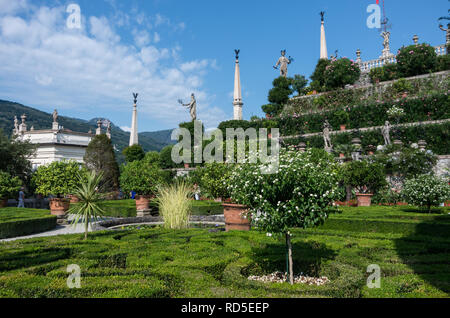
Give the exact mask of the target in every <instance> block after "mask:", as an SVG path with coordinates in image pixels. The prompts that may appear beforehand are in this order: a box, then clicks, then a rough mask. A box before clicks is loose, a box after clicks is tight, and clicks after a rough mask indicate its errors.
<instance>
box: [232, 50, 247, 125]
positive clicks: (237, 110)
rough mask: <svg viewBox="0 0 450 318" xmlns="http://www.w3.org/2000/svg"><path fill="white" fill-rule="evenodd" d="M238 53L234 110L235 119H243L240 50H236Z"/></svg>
mask: <svg viewBox="0 0 450 318" xmlns="http://www.w3.org/2000/svg"><path fill="white" fill-rule="evenodd" d="M234 52H235V53H236V66H235V71H234V100H233V110H234V111H233V112H234V116H233V119H234V120H242V106H243V105H244V103H243V102H242V91H241V74H240V70H239V52H240V50H234Z"/></svg>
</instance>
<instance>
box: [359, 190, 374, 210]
mask: <svg viewBox="0 0 450 318" xmlns="http://www.w3.org/2000/svg"><path fill="white" fill-rule="evenodd" d="M372 197H373V194H363V193H357V194H356V199H357V201H358V206H359V207H360V206H370V205H371V203H372Z"/></svg>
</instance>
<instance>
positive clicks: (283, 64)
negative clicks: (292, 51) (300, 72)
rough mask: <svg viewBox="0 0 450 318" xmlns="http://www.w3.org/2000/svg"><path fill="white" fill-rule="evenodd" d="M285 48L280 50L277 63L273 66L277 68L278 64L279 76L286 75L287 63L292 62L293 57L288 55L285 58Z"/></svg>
mask: <svg viewBox="0 0 450 318" xmlns="http://www.w3.org/2000/svg"><path fill="white" fill-rule="evenodd" d="M285 55H286V50H282V51H281V57H280V58H279V59H278V62H277V64H275V66H274V67H273V68H274V69H276V70H277V69H278V66H280V76H283V77H287V73H288V65H289V64H291V63H292V62H294V59H293V58H292V57H290V56H289V58H287V57H286V56H285Z"/></svg>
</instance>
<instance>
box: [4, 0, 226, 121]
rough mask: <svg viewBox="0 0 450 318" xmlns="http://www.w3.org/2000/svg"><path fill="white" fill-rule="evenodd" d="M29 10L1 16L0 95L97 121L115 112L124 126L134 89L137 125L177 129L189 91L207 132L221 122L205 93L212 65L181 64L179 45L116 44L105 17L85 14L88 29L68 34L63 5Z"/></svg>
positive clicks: (221, 115) (184, 114) (183, 117)
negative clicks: (152, 123)
mask: <svg viewBox="0 0 450 318" xmlns="http://www.w3.org/2000/svg"><path fill="white" fill-rule="evenodd" d="M0 1H3V0H0ZM0 4H2V5H4V4H5V2H4V1H3V2H0ZM3 9H4V7H3ZM27 9H28V10H29V11H30V12H29V14H27V17H28V18H27V19H24V18H21V17H19V16H15V15H14V14H12V13H11V14H8V15H5V16H1V15H0V61H8V62H7V63H0V96H8V97H10V98H15V99H16V100H20V101H21V102H23V103H28V104H31V105H34V106H41V107H49V106H50V105H51V107H58V108H60V109H61V110H62V111H63V109H64V108H66V109H76V110H77V111H80V113H81V112H92V110H93V109H94V110H95V112H96V115H97V116H98V117H111V116H110V115H111V114H112V113H117V114H120V115H121V116H122V117H124V116H127V117H126V118H127V121H126V122H128V115H129V113H130V112H131V109H129V106H130V104H131V92H139V113H140V121H144V122H145V121H149V120H153V121H158V122H160V123H164V124H165V125H167V126H168V127H174V126H176V125H177V124H178V123H179V122H181V121H185V120H188V119H189V114H188V112H187V111H186V110H185V109H183V108H181V107H180V106H179V104H178V103H177V100H178V99H179V98H186V97H187V96H190V94H191V92H194V93H195V94H196V96H197V101H198V105H199V106H198V112H199V118H200V119H202V120H203V121H204V123H205V125H206V126H207V127H211V126H214V125H217V123H218V122H220V121H221V120H223V118H226V115H225V114H224V112H223V111H222V110H220V109H219V108H217V107H211V105H212V104H213V103H214V97H213V96H210V95H209V94H208V93H207V92H206V91H205V90H204V88H203V82H204V75H205V74H206V73H207V71H208V69H210V68H211V66H212V65H213V64H214V63H215V62H213V61H211V60H206V59H203V60H202V59H200V60H196V61H183V60H182V57H181V47H179V46H175V47H168V48H159V47H156V46H149V45H148V44H146V45H144V46H143V47H142V48H138V49H136V48H135V46H134V45H128V44H124V43H123V42H121V38H120V37H119V36H118V35H117V33H116V32H115V31H114V28H113V27H112V26H111V25H112V24H111V21H109V20H108V19H107V18H105V17H94V16H92V17H83V20H84V21H86V22H87V29H86V28H84V29H82V30H70V29H67V28H66V26H65V18H66V17H65V8H64V7H56V8H49V7H45V6H43V7H39V8H37V7H36V8H31V7H28V8H27ZM10 12H13V11H10ZM163 21H167V20H165V19H164V18H163V17H162V16H160V22H161V23H163ZM145 43H146V41H144V42H141V44H145ZM154 44H156V43H154ZM130 116H131V115H130ZM130 118H131V117H130ZM119 124H123V123H119ZM140 127H141V126H140ZM141 128H142V127H141ZM146 129H148V128H146Z"/></svg>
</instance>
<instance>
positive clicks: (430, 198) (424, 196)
mask: <svg viewBox="0 0 450 318" xmlns="http://www.w3.org/2000/svg"><path fill="white" fill-rule="evenodd" d="M402 196H403V197H404V198H405V200H406V202H408V203H409V204H414V205H417V206H420V207H426V208H427V211H428V213H431V207H432V206H439V205H440V204H441V203H443V202H445V201H446V200H449V199H450V186H449V184H448V183H447V182H446V181H444V180H443V179H441V178H438V177H435V176H434V175H429V174H425V175H420V176H417V177H415V178H412V179H409V180H406V182H405V185H404V187H403V190H402Z"/></svg>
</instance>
